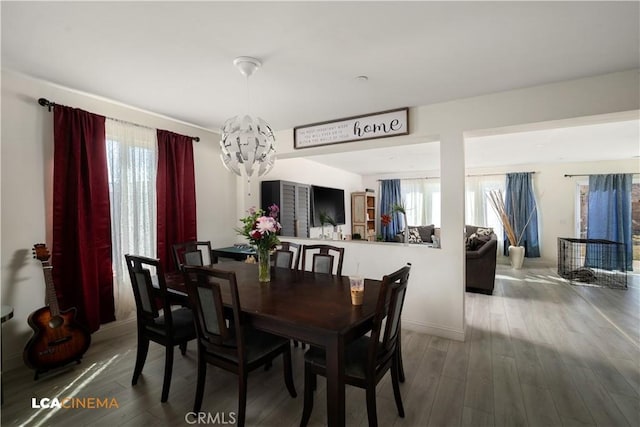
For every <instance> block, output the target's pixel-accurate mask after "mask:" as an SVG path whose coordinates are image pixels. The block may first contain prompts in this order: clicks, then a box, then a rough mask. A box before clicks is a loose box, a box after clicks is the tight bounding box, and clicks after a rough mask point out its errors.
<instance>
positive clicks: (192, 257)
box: [184, 251, 204, 266]
mask: <svg viewBox="0 0 640 427" xmlns="http://www.w3.org/2000/svg"><path fill="white" fill-rule="evenodd" d="M184 265H195V266H203V265H204V264H203V261H202V252H200V251H193V252H185V253H184Z"/></svg>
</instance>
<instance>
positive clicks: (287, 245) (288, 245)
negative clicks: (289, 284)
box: [274, 242, 301, 270]
mask: <svg viewBox="0 0 640 427" xmlns="http://www.w3.org/2000/svg"><path fill="white" fill-rule="evenodd" d="M300 248H301V245H300V244H298V243H293V242H280V245H278V247H276V250H275V252H274V258H275V259H274V266H276V267H283V268H289V269H293V270H297V269H298V266H299V265H300V252H301V250H300Z"/></svg>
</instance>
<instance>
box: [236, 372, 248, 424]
mask: <svg viewBox="0 0 640 427" xmlns="http://www.w3.org/2000/svg"><path fill="white" fill-rule="evenodd" d="M246 410H247V373H246V372H244V371H243V370H241V371H240V372H239V373H238V419H237V422H238V424H237V425H238V427H244V419H245V413H246Z"/></svg>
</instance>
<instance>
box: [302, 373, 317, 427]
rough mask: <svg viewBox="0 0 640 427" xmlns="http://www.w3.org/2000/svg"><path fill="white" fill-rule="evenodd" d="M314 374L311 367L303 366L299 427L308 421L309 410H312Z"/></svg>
mask: <svg viewBox="0 0 640 427" xmlns="http://www.w3.org/2000/svg"><path fill="white" fill-rule="evenodd" d="M315 377H316V374H314V373H313V372H311V369H309V368H307V367H306V366H305V368H304V404H303V408H302V420H300V427H305V426H306V425H307V424H308V423H309V419H310V418H311V411H312V410H313V390H314V387H313V384H314V383H315Z"/></svg>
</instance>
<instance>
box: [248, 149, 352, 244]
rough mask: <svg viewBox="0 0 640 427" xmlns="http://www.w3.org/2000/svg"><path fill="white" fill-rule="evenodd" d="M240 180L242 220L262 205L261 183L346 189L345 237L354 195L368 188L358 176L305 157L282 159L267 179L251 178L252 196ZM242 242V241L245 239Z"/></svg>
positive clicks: (315, 234) (315, 232)
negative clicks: (287, 182) (282, 182)
mask: <svg viewBox="0 0 640 427" xmlns="http://www.w3.org/2000/svg"><path fill="white" fill-rule="evenodd" d="M279 148H280V147H277V149H279ZM238 179H239V183H240V185H244V194H243V202H242V206H244V209H242V210H241V211H240V212H238V218H240V217H242V216H246V212H245V211H246V209H248V208H249V207H251V206H260V182H261V181H272V180H284V181H293V182H298V183H300V184H308V185H319V186H322V187H331V188H338V189H342V190H344V199H345V200H344V212H345V225H343V226H340V227H341V228H342V232H343V233H344V234H351V193H352V192H354V191H364V188H365V187H363V184H362V177H361V176H360V175H358V174H355V173H351V172H347V171H344V170H342V169H337V168H334V167H331V166H327V165H324V164H322V163H318V162H314V161H312V160H307V159H304V158H289V159H287V158H284V159H278V160H277V161H276V163H275V165H274V167H273V169H272V170H271V172H269V174H267V175H266V176H264V177H260V178H252V179H251V184H250V194H249V191H247V187H246V182H245V180H244V179H242V178H238ZM321 231H322V228H321V227H312V228H311V230H310V235H311V237H318V236H319V235H320V234H321ZM325 232H328V229H327V230H325ZM239 241H242V238H241V237H240V240H239Z"/></svg>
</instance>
